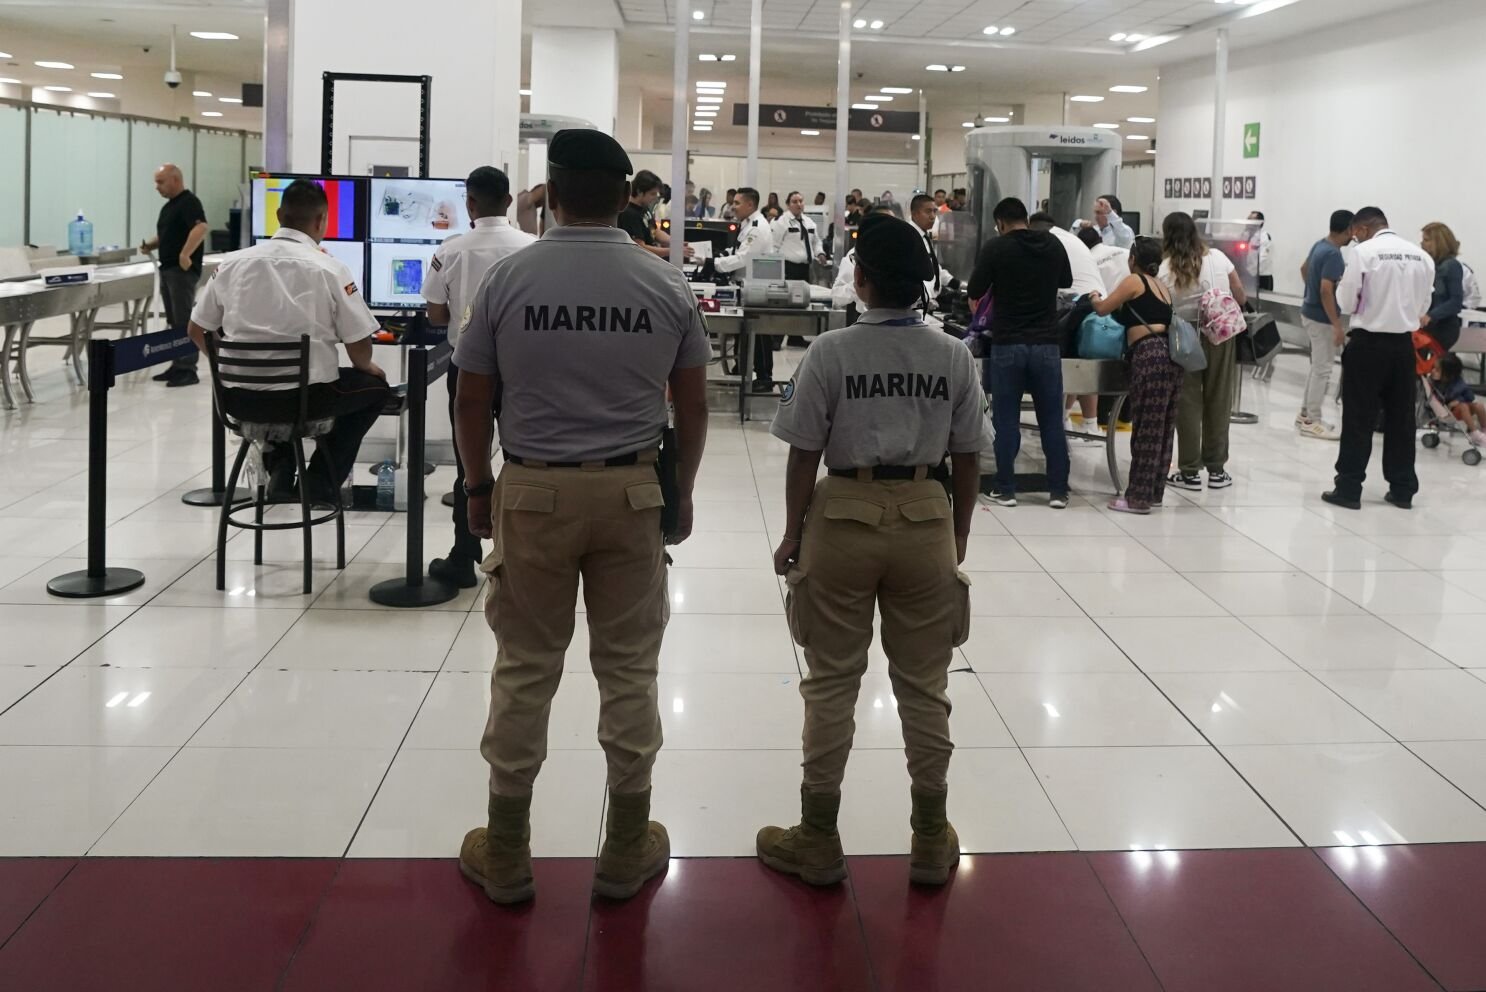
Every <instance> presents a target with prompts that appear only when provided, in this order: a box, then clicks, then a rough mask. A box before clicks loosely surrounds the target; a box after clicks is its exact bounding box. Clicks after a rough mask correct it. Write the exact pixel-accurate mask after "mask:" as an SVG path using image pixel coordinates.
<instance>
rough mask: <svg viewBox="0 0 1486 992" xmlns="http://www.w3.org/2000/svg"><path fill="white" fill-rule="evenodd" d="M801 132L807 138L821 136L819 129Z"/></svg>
mask: <svg viewBox="0 0 1486 992" xmlns="http://www.w3.org/2000/svg"><path fill="white" fill-rule="evenodd" d="M800 133H801V134H803V135H804V136H805V137H807V138H818V137H820V132H819V131H801V132H800Z"/></svg>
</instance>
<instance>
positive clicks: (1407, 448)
mask: <svg viewBox="0 0 1486 992" xmlns="http://www.w3.org/2000/svg"><path fill="white" fill-rule="evenodd" d="M1417 390H1418V382H1417V380H1416V378H1415V375H1414V342H1413V337H1412V336H1411V335H1408V334H1374V333H1372V332H1370V331H1366V330H1361V329H1356V330H1353V331H1352V333H1351V334H1349V335H1347V347H1346V350H1345V351H1343V352H1342V437H1341V451H1340V453H1339V454H1338V455H1337V459H1336V492H1337V495H1339V496H1344V497H1349V498H1352V499H1356V498H1358V497H1360V496H1361V495H1362V483H1363V480H1365V479H1366V478H1367V465H1368V462H1369V461H1371V459H1372V435H1373V428H1374V426H1376V424H1377V423H1378V414H1379V412H1380V411H1381V413H1382V421H1383V478H1385V479H1387V480H1388V488H1389V490H1390V491H1392V492H1393V493H1395V494H1396V495H1399V496H1413V495H1414V494H1415V493H1416V492H1418V491H1419V477H1418V476H1417V475H1415V474H1414V427H1415V425H1414V402H1415V397H1416V394H1417Z"/></svg>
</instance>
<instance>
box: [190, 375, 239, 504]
mask: <svg viewBox="0 0 1486 992" xmlns="http://www.w3.org/2000/svg"><path fill="white" fill-rule="evenodd" d="M226 498H227V428H226V426H225V425H224V424H223V423H222V411H221V410H219V409H217V395H216V390H212V484H211V485H210V486H208V487H207V488H206V489H193V490H191V491H190V492H188V493H186V494H185V495H183V496H181V502H182V503H185V504H186V505H187V506H221V505H222V503H223V501H224V500H226ZM249 498H251V497H250V494H249V493H248V491H247V490H246V489H238V490H236V491H235V492H233V494H232V502H234V503H241V502H243V501H244V500H247V499H249Z"/></svg>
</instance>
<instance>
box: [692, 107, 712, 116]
mask: <svg viewBox="0 0 1486 992" xmlns="http://www.w3.org/2000/svg"><path fill="white" fill-rule="evenodd" d="M691 116H693V117H716V116H717V108H716V107H698V108H697V109H695V110H693V111H692V112H691Z"/></svg>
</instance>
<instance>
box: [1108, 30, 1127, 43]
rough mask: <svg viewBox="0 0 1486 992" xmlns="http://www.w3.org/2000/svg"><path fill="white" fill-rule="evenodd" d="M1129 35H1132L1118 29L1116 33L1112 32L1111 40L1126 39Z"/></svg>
mask: <svg viewBox="0 0 1486 992" xmlns="http://www.w3.org/2000/svg"><path fill="white" fill-rule="evenodd" d="M1128 37H1130V36H1129V35H1127V34H1126V33H1125V32H1123V31H1116V32H1115V33H1114V34H1112V35H1110V36H1109V40H1110V41H1124V40H1125V39H1126V38H1128Z"/></svg>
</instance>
